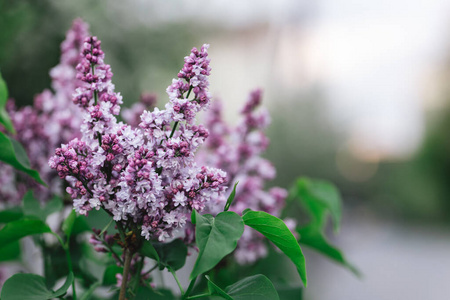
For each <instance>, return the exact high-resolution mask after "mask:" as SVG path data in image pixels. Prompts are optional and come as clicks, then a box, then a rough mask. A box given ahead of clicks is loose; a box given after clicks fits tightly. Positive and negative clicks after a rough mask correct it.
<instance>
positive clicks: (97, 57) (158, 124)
mask: <svg viewBox="0 0 450 300" xmlns="http://www.w3.org/2000/svg"><path fill="white" fill-rule="evenodd" d="M207 48H208V47H207V46H206V45H204V46H203V47H202V48H201V50H200V51H198V50H197V49H195V48H194V49H192V51H191V54H190V55H189V56H187V57H186V58H185V65H184V67H183V69H182V70H181V71H180V73H179V75H178V77H179V79H177V80H174V81H173V83H172V85H170V86H169V88H168V89H167V91H168V94H169V100H170V101H169V103H168V104H167V105H166V109H165V110H159V109H158V108H155V109H154V110H153V111H144V112H143V113H142V115H141V122H140V124H139V128H135V127H132V126H130V125H129V124H124V123H121V122H120V123H119V122H117V120H116V118H115V116H114V115H117V114H119V111H120V104H121V103H122V97H121V96H120V94H118V93H115V91H114V85H113V84H112V83H111V78H112V72H111V68H110V66H109V65H106V64H105V63H104V53H103V51H102V50H101V43H100V41H99V40H98V39H97V38H96V37H89V38H87V39H86V41H85V43H84V48H83V51H82V55H83V59H82V60H81V62H80V64H79V65H78V66H77V70H78V73H77V78H79V79H80V80H81V81H82V82H83V84H82V85H81V86H80V87H79V88H78V89H77V90H76V92H75V94H74V97H73V102H74V103H75V104H77V105H78V106H79V107H81V108H82V109H83V110H84V111H85V112H84V121H83V125H82V127H81V132H82V136H81V139H74V140H72V141H70V142H69V143H68V144H65V145H62V146H61V148H58V149H56V152H55V156H53V157H52V158H50V161H49V164H50V166H51V167H52V168H53V169H56V170H57V172H58V174H59V176H60V177H61V178H66V179H67V180H68V181H69V182H70V184H71V186H70V187H69V188H67V192H68V193H69V194H70V195H71V196H72V198H73V201H74V208H75V210H76V211H77V212H79V213H81V214H87V213H88V212H89V211H90V210H92V209H100V208H102V209H104V210H106V211H107V212H108V213H109V214H111V216H112V217H113V218H114V220H115V221H116V222H119V223H123V224H125V223H129V222H132V224H134V226H135V227H137V228H140V231H141V235H142V236H144V237H145V238H146V239H159V240H160V241H164V240H165V239H167V238H169V237H172V236H173V233H174V231H175V230H177V229H179V228H182V227H184V225H185V224H186V220H187V218H188V216H189V214H190V212H191V211H192V210H193V209H195V210H198V211H202V210H203V209H204V208H205V206H206V204H207V203H208V202H209V201H210V200H211V199H212V198H215V197H217V196H218V195H220V194H222V193H223V191H224V190H225V186H224V183H225V182H226V173H225V172H223V171H221V170H219V169H215V168H211V167H206V166H203V167H199V166H197V164H196V163H195V160H194V153H195V151H196V150H197V149H198V147H199V146H200V145H201V144H203V143H204V142H205V139H206V138H207V137H208V131H207V130H206V129H205V128H204V127H203V126H202V125H194V120H195V115H196V114H197V112H198V111H199V110H201V109H203V108H205V107H206V106H207V105H208V104H209V100H210V97H209V92H208V85H209V83H208V77H207V76H208V75H209V72H210V67H209V58H208V53H207ZM191 94H192V97H191V98H189V96H190V95H191Z"/></svg>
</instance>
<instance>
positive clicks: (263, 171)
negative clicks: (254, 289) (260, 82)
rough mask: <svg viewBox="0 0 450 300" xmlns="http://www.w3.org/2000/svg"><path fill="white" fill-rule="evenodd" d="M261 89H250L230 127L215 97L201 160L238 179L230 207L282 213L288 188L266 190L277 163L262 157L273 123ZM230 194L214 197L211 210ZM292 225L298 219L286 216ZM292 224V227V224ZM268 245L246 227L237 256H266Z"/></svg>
mask: <svg viewBox="0 0 450 300" xmlns="http://www.w3.org/2000/svg"><path fill="white" fill-rule="evenodd" d="M261 96H262V92H261V90H259V89H258V90H255V91H253V92H251V93H250V96H249V99H248V100H247V102H246V103H245V105H244V108H243V109H242V111H241V116H242V120H241V121H240V123H239V124H238V126H237V127H236V128H234V129H231V128H230V127H229V126H228V125H227V124H226V123H225V122H224V120H223V118H222V104H221V102H220V101H218V100H216V101H214V102H213V103H212V108H211V109H210V111H209V112H208V114H207V118H206V126H207V128H208V129H209V130H210V135H209V138H208V140H207V142H206V151H204V152H202V153H201V155H200V158H201V160H203V161H204V162H205V163H208V164H210V165H213V166H215V167H217V168H221V169H222V170H224V171H226V172H227V181H228V183H229V184H230V185H232V184H234V183H235V182H237V181H239V185H238V188H237V190H236V195H235V198H234V201H233V203H232V206H231V207H230V210H232V211H235V212H237V213H242V211H243V210H244V209H246V208H250V209H252V210H259V211H265V212H268V213H269V214H272V215H274V216H280V214H281V209H282V208H283V206H284V200H285V198H286V196H287V191H286V190H285V189H282V188H279V187H273V188H271V189H269V190H268V191H266V190H265V187H264V185H265V183H266V182H267V181H268V180H272V179H273V178H275V175H276V171H275V168H274V166H273V165H272V164H271V163H270V161H268V160H267V159H264V158H262V157H261V154H262V153H263V152H264V151H265V150H266V148H267V146H268V145H269V139H268V138H267V136H266V135H265V134H264V130H265V129H266V128H267V126H268V125H269V123H270V118H269V114H268V112H267V110H264V109H258V107H259V106H260V104H261ZM226 196H227V195H225V194H223V195H222V197H218V198H215V199H214V201H213V202H211V207H208V210H209V211H210V212H211V213H213V214H216V213H218V212H220V211H221V210H222V209H223V207H224V206H225V203H226V199H227V197H226ZM286 221H287V223H288V224H291V227H292V225H293V227H295V221H294V223H293V220H286ZM293 227H292V228H293ZM266 254H267V246H266V244H265V243H264V239H263V237H262V236H261V235H260V234H258V233H257V232H256V231H253V230H251V229H248V228H246V229H245V231H244V234H243V235H242V237H241V239H240V240H239V242H238V247H237V249H236V251H235V252H234V256H235V258H236V260H237V261H238V263H241V264H246V263H252V262H254V261H256V260H257V259H259V258H261V257H264V256H266Z"/></svg>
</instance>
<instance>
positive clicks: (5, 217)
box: [0, 207, 23, 223]
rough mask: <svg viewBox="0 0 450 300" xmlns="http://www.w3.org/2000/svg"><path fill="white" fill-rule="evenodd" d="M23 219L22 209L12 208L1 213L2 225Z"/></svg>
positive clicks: (0, 220) (0, 221)
mask: <svg viewBox="0 0 450 300" xmlns="http://www.w3.org/2000/svg"><path fill="white" fill-rule="evenodd" d="M22 217H23V212H22V209H21V208H20V207H12V208H9V209H5V210H2V211H0V223H9V222H12V221H15V220H19V219H20V218H22Z"/></svg>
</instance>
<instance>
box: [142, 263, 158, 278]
mask: <svg viewBox="0 0 450 300" xmlns="http://www.w3.org/2000/svg"><path fill="white" fill-rule="evenodd" d="M157 267H158V264H156V265H154V266H153V267H152V268H151V269H150V270H148V271H147V272H145V273H144V274H142V277H145V276H147V275H148V274H150V273H151V272H153V271H154V270H155V269H156V268H157Z"/></svg>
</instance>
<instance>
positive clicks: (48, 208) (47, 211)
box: [42, 196, 63, 220]
mask: <svg viewBox="0 0 450 300" xmlns="http://www.w3.org/2000/svg"><path fill="white" fill-rule="evenodd" d="M62 208H63V201H62V199H61V198H60V197H57V196H54V197H53V198H52V199H51V200H50V201H49V202H48V203H47V205H45V207H44V208H43V210H42V214H43V216H44V218H45V219H47V217H48V216H50V215H51V214H53V213H55V212H59V211H61V210H62ZM45 219H44V220H45Z"/></svg>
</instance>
